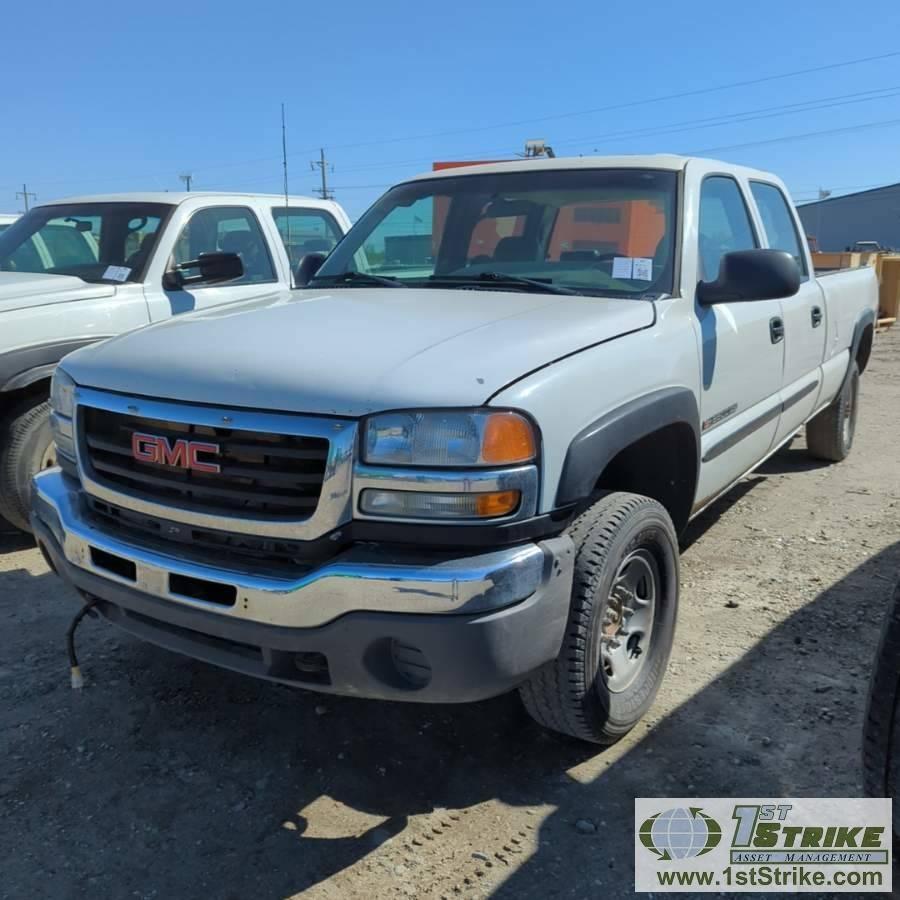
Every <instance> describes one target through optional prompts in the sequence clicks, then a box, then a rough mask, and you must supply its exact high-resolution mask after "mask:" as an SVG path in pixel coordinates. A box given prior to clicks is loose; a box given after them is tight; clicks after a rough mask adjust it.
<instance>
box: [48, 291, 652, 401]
mask: <svg viewBox="0 0 900 900" xmlns="http://www.w3.org/2000/svg"><path fill="white" fill-rule="evenodd" d="M653 321H654V306H653V304H652V303H651V302H649V301H644V300H624V299H622V300H619V299H606V298H597V297H576V296H564V295H555V294H528V293H512V292H502V291H480V290H439V289H432V288H425V289H416V288H407V289H402V288H387V289H382V288H374V289H372V288H344V289H337V290H333V291H331V292H314V291H285V292H283V293H281V294H279V295H278V296H277V297H275V298H268V299H264V300H257V301H250V302H243V303H234V304H229V305H227V306H221V307H218V308H216V309H213V310H209V311H207V312H199V313H191V314H188V315H184V316H178V317H177V318H175V319H171V320H169V321H167V322H164V323H160V324H159V325H154V326H151V327H149V328H143V329H141V330H140V331H136V332H132V333H130V334H127V335H123V336H121V337H118V338H114V339H113V340H111V341H106V342H104V343H103V344H97V345H92V346H90V347H86V348H84V349H83V350H79V351H77V352H76V353H74V354H72V355H71V356H68V357H66V361H65V369H66V370H67V371H68V372H69V373H70V374H71V375H72V377H73V378H74V379H75V380H76V381H77V382H78V383H79V384H82V385H85V386H88V387H96V388H100V389H104V390H111V391H118V392H122V393H127V394H139V395H143V396H147V397H155V398H164V399H169V400H182V401H187V402H194V403H203V404H209V405H215V406H219V405H221V406H233V407H244V408H250V409H266V410H280V411H285V412H302V413H311V414H326V415H339V416H354V417H355V416H361V415H365V414H367V413H370V412H374V411H377V410H384V409H400V408H404V407H407V408H408V407H440V406H478V405H480V404H483V403H484V402H485V401H486V400H487V399H488V398H489V397H491V396H492V395H493V394H495V393H496V392H497V391H499V390H500V389H501V388H503V387H505V386H506V385H508V384H509V383H510V382H513V381H516V380H518V379H519V378H521V377H522V376H523V375H526V374H528V373H529V372H532V371H534V370H535V369H539V368H541V367H543V366H545V365H547V364H548V363H551V362H553V361H554V360H557V359H559V358H560V357H563V356H566V355H568V354H571V353H574V352H576V351H578V350H580V349H582V348H584V347H588V346H591V345H592V344H598V343H601V342H603V341H606V340H609V339H610V338H614V337H617V336H618V335H622V334H625V333H627V332H631V331H636V330H638V329H640V328H646V327H648V326H649V325H652V324H653Z"/></svg>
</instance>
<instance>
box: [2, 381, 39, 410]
mask: <svg viewBox="0 0 900 900" xmlns="http://www.w3.org/2000/svg"><path fill="white" fill-rule="evenodd" d="M49 396H50V379H49V378H41V379H39V380H38V381H35V382H33V383H32V384H29V385H27V386H26V387H23V388H17V389H16V390H14V391H3V392H2V393H0V419H2V418H5V417H6V414H7V413H8V412H9V411H10V410H12V409H14V408H15V407H17V406H18V405H19V404H20V403H21V402H22V400H23V399H24V398H26V397H34V398H36V401H37V402H42V401H43V400H46V399H47V397H49Z"/></svg>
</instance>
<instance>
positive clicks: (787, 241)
mask: <svg viewBox="0 0 900 900" xmlns="http://www.w3.org/2000/svg"><path fill="white" fill-rule="evenodd" d="M750 190H751V191H752V192H753V199H754V200H755V201H756V206H757V208H758V209H759V215H760V218H761V219H762V223H763V228H765V230H766V237H767V238H768V239H769V246H770V247H771V248H772V249H773V250H785V251H787V252H788V253H790V254H791V256H793V257H794V259H795V260H797V265H798V266H800V271H801V272H802V273H803V274H804V275H808V274H809V272H808V271H807V269H806V257H805V256H804V255H803V252H802V251H801V249H800V237H799V235H798V234H797V226H796V225H795V224H794V218H793V216H792V215H791V208H790V207H789V206H788V202H787V200H786V199H785V197H784V194H782V193H781V191H780V190H779V189H778V188H777V187H775V185H774V184H765V183H764V182H762V181H753V182H751V183H750Z"/></svg>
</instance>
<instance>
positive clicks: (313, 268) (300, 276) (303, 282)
mask: <svg viewBox="0 0 900 900" xmlns="http://www.w3.org/2000/svg"><path fill="white" fill-rule="evenodd" d="M327 258H328V254H327V253H320V252H319V251H316V252H315V253H305V254H304V255H303V256H302V257H300V262H298V263H297V271H296V272H294V283H295V284H296V285H297V287H306V286H307V285H308V284H309V283H310V281H312V279H313V276H314V275H315V274H316V272H318V271H319V269H321V268H322V263H323V262H325V260H326V259H327Z"/></svg>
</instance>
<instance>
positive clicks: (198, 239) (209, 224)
mask: <svg viewBox="0 0 900 900" xmlns="http://www.w3.org/2000/svg"><path fill="white" fill-rule="evenodd" d="M216 250H223V251H225V252H227V253H237V254H238V256H240V258H241V262H242V263H243V264H244V275H243V277H242V278H238V279H235V280H234V281H229V282H228V285H229V286H230V285H236V284H262V283H264V282H268V281H275V280H276V279H275V269H274V268H273V266H272V259H271V257H270V256H269V248H268V247H267V246H266V241H265V238H263V235H262V231H261V229H260V227H259V222H258V221H257V220H256V216H255V215H254V214H253V212H252V211H251V210H249V209H247V208H245V207H242V206H210V207H208V208H207V209H200V210H198V211H197V212H195V213H194V214H193V215H192V216H191V218H190V220H189V221H188V223H187V224H186V225H185V226H184V228H183V229H182V231H181V234H180V235H179V236H178V240H177V241H176V242H175V250H174V252H173V253H172V260H173V262H174V264H175V265H178V264H179V263H183V262H187V261H188V260H189V259H196V258H197V257H198V256H199V255H200V254H201V253H214V252H215V251H216Z"/></svg>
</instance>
